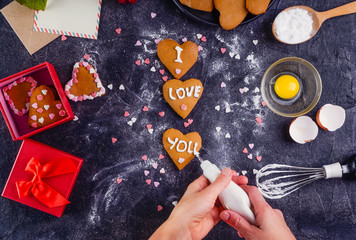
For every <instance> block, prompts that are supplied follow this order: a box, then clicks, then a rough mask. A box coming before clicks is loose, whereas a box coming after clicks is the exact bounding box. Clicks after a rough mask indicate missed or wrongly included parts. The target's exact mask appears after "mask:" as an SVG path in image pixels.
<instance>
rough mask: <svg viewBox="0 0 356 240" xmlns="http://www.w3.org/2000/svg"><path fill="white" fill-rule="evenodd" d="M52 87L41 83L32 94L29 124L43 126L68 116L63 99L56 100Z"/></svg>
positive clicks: (36, 126) (37, 126)
mask: <svg viewBox="0 0 356 240" xmlns="http://www.w3.org/2000/svg"><path fill="white" fill-rule="evenodd" d="M52 91H53V90H52V88H50V87H48V86H46V85H41V86H39V87H38V88H36V89H35V90H34V91H33V93H32V96H31V100H30V111H29V118H28V125H29V126H30V127H32V128H41V127H44V126H47V125H49V124H52V123H54V122H57V121H59V120H61V119H63V118H65V117H66V116H67V113H66V111H65V110H64V107H63V104H62V102H61V101H57V100H55V97H54V93H53V92H52Z"/></svg>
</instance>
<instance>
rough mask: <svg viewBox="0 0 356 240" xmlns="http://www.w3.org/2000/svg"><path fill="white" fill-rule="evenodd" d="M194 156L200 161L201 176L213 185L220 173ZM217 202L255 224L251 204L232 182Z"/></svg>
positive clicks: (246, 196) (214, 166) (212, 165)
mask: <svg viewBox="0 0 356 240" xmlns="http://www.w3.org/2000/svg"><path fill="white" fill-rule="evenodd" d="M195 156H196V157H197V158H198V159H199V161H200V167H201V168H202V169H203V175H204V176H205V177H206V178H207V179H208V180H209V181H210V183H213V182H214V181H215V180H216V178H217V177H218V176H219V175H220V172H221V171H220V170H219V168H218V167H217V166H216V165H215V164H212V163H211V162H210V161H208V160H203V159H202V157H201V156H200V155H199V153H197V152H195ZM219 200H220V202H221V204H222V205H223V206H224V208H225V209H227V210H232V211H234V212H237V213H238V214H240V215H241V216H242V217H244V218H245V219H246V220H247V221H248V222H249V223H251V224H254V223H255V221H256V219H255V215H254V214H253V212H252V210H251V202H250V199H249V197H248V195H247V193H246V192H245V191H244V190H243V189H242V188H240V187H239V186H238V185H237V184H236V183H234V182H233V181H231V182H230V183H229V185H228V186H227V188H225V190H224V191H222V192H221V193H220V195H219Z"/></svg>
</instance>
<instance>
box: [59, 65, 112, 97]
mask: <svg viewBox="0 0 356 240" xmlns="http://www.w3.org/2000/svg"><path fill="white" fill-rule="evenodd" d="M64 92H65V94H66V95H67V97H68V98H69V99H70V100H72V101H74V102H77V101H83V100H87V99H90V100H93V99H94V98H96V97H100V96H102V95H104V94H105V88H104V87H103V84H102V83H101V81H100V78H99V75H98V73H97V72H96V71H95V69H94V68H93V66H91V65H90V64H89V63H87V62H78V63H76V64H75V65H74V67H73V73H72V79H71V80H70V81H69V82H68V83H67V84H66V86H65V87H64Z"/></svg>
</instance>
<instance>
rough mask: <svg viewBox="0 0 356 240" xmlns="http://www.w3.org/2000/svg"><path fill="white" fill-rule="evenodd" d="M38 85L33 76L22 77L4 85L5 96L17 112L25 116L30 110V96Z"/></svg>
mask: <svg viewBox="0 0 356 240" xmlns="http://www.w3.org/2000/svg"><path fill="white" fill-rule="evenodd" d="M36 87H37V81H36V80H35V79H33V78H32V77H22V78H20V79H18V80H16V81H13V82H12V83H10V84H9V85H7V86H6V87H3V89H2V90H3V92H4V97H5V99H6V101H8V103H9V105H10V107H11V109H12V110H14V112H15V114H17V115H19V116H23V115H24V114H26V113H27V112H28V109H29V106H30V98H31V95H32V92H33V90H35V88H36Z"/></svg>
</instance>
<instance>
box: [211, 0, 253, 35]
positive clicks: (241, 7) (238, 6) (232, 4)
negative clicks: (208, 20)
mask: <svg viewBox="0 0 356 240" xmlns="http://www.w3.org/2000/svg"><path fill="white" fill-rule="evenodd" d="M214 6H215V8H216V9H217V10H218V11H219V12H220V16H219V22H220V25H221V27H222V28H223V29H225V30H231V29H234V28H235V27H237V26H238V25H239V24H240V23H241V22H242V21H243V20H244V19H245V17H246V16H247V13H248V12H247V9H246V0H214Z"/></svg>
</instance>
